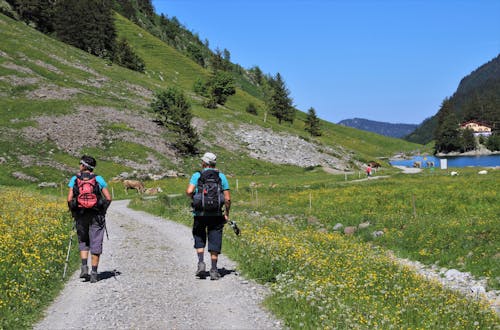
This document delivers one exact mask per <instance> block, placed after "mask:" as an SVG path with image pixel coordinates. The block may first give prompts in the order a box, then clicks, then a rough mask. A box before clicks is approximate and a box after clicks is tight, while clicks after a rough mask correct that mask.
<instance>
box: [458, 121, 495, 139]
mask: <svg viewBox="0 0 500 330" xmlns="http://www.w3.org/2000/svg"><path fill="white" fill-rule="evenodd" d="M460 128H461V129H470V130H472V132H473V133H474V136H480V135H482V136H490V135H491V127H490V126H489V125H486V124H484V123H481V122H478V121H476V120H469V121H466V122H464V123H462V124H461V125H460Z"/></svg>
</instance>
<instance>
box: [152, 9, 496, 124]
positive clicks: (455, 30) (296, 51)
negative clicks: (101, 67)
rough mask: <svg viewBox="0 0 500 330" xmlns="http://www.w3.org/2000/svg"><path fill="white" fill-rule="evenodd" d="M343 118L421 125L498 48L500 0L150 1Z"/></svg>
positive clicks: (302, 100) (322, 111) (302, 101)
mask: <svg viewBox="0 0 500 330" xmlns="http://www.w3.org/2000/svg"><path fill="white" fill-rule="evenodd" d="M152 3H153V6H154V7H155V10H156V13H157V14H161V13H163V14H165V15H166V16H167V17H170V18H171V17H173V16H175V17H177V19H178V20H179V22H180V23H181V24H182V25H184V26H185V27H186V28H187V29H188V30H190V31H192V32H194V33H197V34H198V36H199V37H200V39H201V40H202V41H205V40H208V41H209V46H210V48H211V49H212V50H214V49H215V48H216V47H218V48H219V49H220V50H224V49H227V50H229V52H230V54H231V62H233V63H237V64H239V65H241V66H242V67H244V68H246V69H248V68H251V67H253V66H255V65H257V66H259V67H260V69H261V70H262V71H263V72H264V73H266V74H271V75H273V76H274V75H275V74H276V73H278V72H279V73H280V74H281V76H282V77H283V79H284V81H285V83H286V86H287V87H288V89H289V90H290V96H291V98H292V99H293V102H294V105H295V106H296V107H297V108H298V109H300V110H302V111H304V112H306V111H307V110H308V109H309V108H310V107H313V108H314V109H315V110H316V113H317V115H318V116H319V117H320V118H322V119H325V120H328V121H330V122H333V123H336V122H338V121H340V120H342V119H348V118H354V117H358V118H366V119H371V120H376V121H384V122H390V123H410V124H419V123H421V122H422V121H423V120H424V119H425V118H427V117H430V116H433V115H435V114H436V113H437V111H438V110H439V107H440V105H441V102H442V101H443V100H444V99H445V98H446V97H449V96H452V95H453V93H454V92H455V90H456V88H457V87H458V84H459V82H460V80H461V79H462V78H463V77H465V76H466V75H468V74H469V73H471V72H472V71H473V70H475V69H477V68H478V67H479V66H481V65H483V64H485V63H486V62H488V61H490V60H492V59H493V58H494V57H496V56H497V55H498V54H499V53H500V0H468V1H465V0H455V1H451V0H439V1H438V0H412V1H410V0H399V1H398V0H372V1H368V0H363V1H358V0H351V1H348V0H343V1H340V0H338V1H336V0H309V1H307V0H152Z"/></svg>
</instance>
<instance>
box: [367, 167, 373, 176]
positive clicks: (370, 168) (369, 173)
mask: <svg viewBox="0 0 500 330" xmlns="http://www.w3.org/2000/svg"><path fill="white" fill-rule="evenodd" d="M371 175H372V167H371V166H370V165H368V167H367V168H366V176H371Z"/></svg>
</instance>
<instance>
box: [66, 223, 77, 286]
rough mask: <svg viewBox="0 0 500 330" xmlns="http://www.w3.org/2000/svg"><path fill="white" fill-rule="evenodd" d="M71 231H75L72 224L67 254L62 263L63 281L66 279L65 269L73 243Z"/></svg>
mask: <svg viewBox="0 0 500 330" xmlns="http://www.w3.org/2000/svg"><path fill="white" fill-rule="evenodd" d="M73 229H75V225H74V224H73V228H71V234H70V236H69V244H68V252H67V253H66V261H65V262H64V271H63V279H64V278H65V277H66V269H68V262H69V253H70V251H71V243H73Z"/></svg>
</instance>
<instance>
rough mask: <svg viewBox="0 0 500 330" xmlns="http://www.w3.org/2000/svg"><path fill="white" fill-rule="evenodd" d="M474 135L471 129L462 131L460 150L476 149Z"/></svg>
mask: <svg viewBox="0 0 500 330" xmlns="http://www.w3.org/2000/svg"><path fill="white" fill-rule="evenodd" d="M476 145H477V144H476V137H475V136H474V132H473V131H472V130H471V129H464V130H463V131H462V151H471V150H474V149H476Z"/></svg>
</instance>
